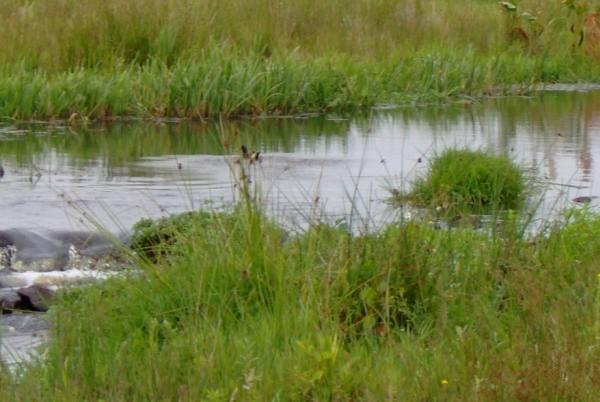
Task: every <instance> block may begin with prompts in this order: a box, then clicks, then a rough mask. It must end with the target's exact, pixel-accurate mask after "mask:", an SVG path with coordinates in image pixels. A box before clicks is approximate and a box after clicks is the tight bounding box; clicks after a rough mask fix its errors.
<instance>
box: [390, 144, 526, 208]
mask: <svg viewBox="0 0 600 402" xmlns="http://www.w3.org/2000/svg"><path fill="white" fill-rule="evenodd" d="M525 186H526V180H525V173H524V171H523V169H521V168H520V167H519V166H517V165H516V164H515V163H514V162H513V161H511V160H510V159H509V158H507V157H504V156H498V155H492V154H490V153H488V152H484V151H481V150H477V151H472V150H467V149H448V150H446V151H444V152H443V153H441V154H440V155H438V156H436V157H434V158H433V159H432V160H431V163H430V165H429V169H428V171H427V173H425V174H424V175H423V176H422V177H420V178H418V179H417V180H415V182H414V183H413V186H412V191H411V192H409V193H407V194H402V195H399V196H398V198H399V199H400V201H403V202H409V203H410V204H412V205H414V206H418V207H424V208H432V209H437V210H438V211H439V210H440V209H442V208H443V209H444V210H448V209H458V210H464V209H478V210H481V209H482V210H484V211H485V210H490V209H503V210H506V209H518V208H520V207H521V206H522V205H523V201H524V192H525Z"/></svg>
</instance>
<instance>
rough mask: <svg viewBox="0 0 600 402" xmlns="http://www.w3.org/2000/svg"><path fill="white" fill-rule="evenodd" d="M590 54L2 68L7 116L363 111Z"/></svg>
mask: <svg viewBox="0 0 600 402" xmlns="http://www.w3.org/2000/svg"><path fill="white" fill-rule="evenodd" d="M598 77H600V67H599V65H598V63H596V62H595V61H592V60H590V59H588V58H575V59H573V58H566V59H565V58H561V57H557V58H545V57H536V56H529V55H523V54H520V53H518V52H514V51H506V52H504V53H500V54H488V55H481V54H477V52H475V51H474V50H473V49H468V48H467V49H466V50H462V51H453V52H448V51H439V52H436V53H430V52H428V51H423V52H414V53H410V54H408V55H403V56H399V57H391V58H390V59H388V60H387V61H382V62H377V63H374V62H371V61H360V60H359V61H357V60H354V58H352V57H350V56H338V57H334V58H328V57H318V58H314V59H311V60H304V59H302V58H301V57H299V56H297V55H294V54H291V55H285V56H278V55H274V56H272V57H270V58H268V59H265V58H264V57H263V56H261V55H260V54H259V53H250V54H248V55H245V56H242V55H232V54H230V53H229V52H225V51H223V50H222V49H219V48H216V49H213V50H211V51H209V52H207V54H206V56H205V57H203V58H202V59H201V60H200V61H178V62H176V63H174V64H173V65H167V64H165V63H163V62H161V61H148V62H146V63H144V64H142V65H137V64H134V63H132V64H128V65H118V66H117V67H116V68H115V69H111V70H106V69H103V68H80V69H76V70H74V71H69V72H63V73H55V74H48V73H47V72H45V71H43V70H32V71H28V70H15V69H13V68H4V69H0V100H1V102H0V116H3V117H5V118H10V119H16V120H27V119H55V118H65V119H69V120H70V121H71V122H78V121H81V120H83V119H100V118H114V117H120V116H136V117H188V118H197V119H204V118H215V117H219V116H222V117H234V116H239V115H252V116H259V117H260V116H263V117H264V116H279V115H290V114H299V113H306V112H355V111H359V110H366V109H369V108H371V107H375V106H382V105H403V104H422V103H432V102H438V103H439V102H471V101H473V99H474V98H477V97H481V96H486V95H488V96H494V95H523V94H529V93H531V91H532V90H535V89H540V88H543V87H544V84H545V83H556V82H560V83H573V82H594V81H596V80H597V78H598Z"/></svg>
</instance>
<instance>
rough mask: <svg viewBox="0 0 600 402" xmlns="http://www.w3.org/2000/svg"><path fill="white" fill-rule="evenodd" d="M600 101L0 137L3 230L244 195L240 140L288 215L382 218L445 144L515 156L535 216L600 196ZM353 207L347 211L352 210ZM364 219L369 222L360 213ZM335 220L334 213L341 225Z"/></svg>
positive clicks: (10, 131)
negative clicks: (527, 178)
mask: <svg viewBox="0 0 600 402" xmlns="http://www.w3.org/2000/svg"><path fill="white" fill-rule="evenodd" d="M599 139H600V92H589V93H580V92H547V93H542V94H540V96H539V97H536V98H506V99H484V100H482V101H480V102H478V103H476V104H471V105H465V104H460V105H446V106H427V107H417V108H402V109H396V110H384V111H379V112H376V113H374V114H373V115H372V116H370V115H366V116H354V117H353V118H352V119H350V120H347V119H338V118H332V117H330V116H329V117H327V116H305V117H301V118H285V119H263V120H244V119H241V120H238V121H233V122H224V123H215V124H202V123H200V122H190V121H183V122H168V121H154V122H148V121H127V122H113V123H94V124H90V125H81V126H75V127H72V126H71V127H70V126H66V125H64V124H62V123H60V122H59V123H56V122H54V123H52V122H51V123H32V124H18V125H7V126H4V127H2V128H0V165H3V166H4V168H5V171H6V174H5V176H4V177H3V178H2V179H0V193H1V194H2V197H0V208H1V215H0V216H1V217H2V218H1V219H0V229H6V228H25V229H34V230H35V229H45V230H71V229H81V227H82V223H81V222H82V221H83V222H84V223H85V222H86V219H85V218H84V217H82V216H81V211H82V210H83V211H85V212H86V214H89V215H90V216H93V217H95V218H97V219H98V220H99V221H100V222H101V223H102V224H103V225H105V226H107V227H108V228H110V229H111V230H116V229H117V228H118V227H124V228H128V227H130V226H131V225H132V224H133V223H134V222H135V221H137V220H138V219H139V218H141V217H144V216H159V215H162V214H165V213H175V212H180V211H183V210H186V209H190V208H198V207H200V206H201V205H202V204H203V203H204V202H205V201H206V200H213V202H216V203H219V202H222V201H229V200H232V199H234V198H235V197H236V195H237V190H236V189H235V188H234V186H233V180H232V176H233V175H232V171H235V170H236V169H237V168H238V167H237V166H236V165H235V164H234V163H233V161H234V158H233V157H230V158H226V157H224V156H223V155H225V154H234V153H235V152H237V149H239V145H240V144H245V145H247V146H248V148H249V149H251V150H259V151H261V152H262V155H264V160H263V163H262V164H260V165H259V166H258V167H254V166H253V167H252V174H253V175H254V180H253V182H254V183H253V185H254V184H256V183H259V184H260V186H261V187H262V189H263V193H264V199H265V201H266V202H267V204H268V205H269V207H270V208H271V209H272V210H273V211H276V213H277V214H278V215H279V216H280V217H285V219H292V220H293V219H298V220H302V219H303V218H302V217H303V216H307V215H310V214H311V213H313V212H314V211H317V212H325V213H327V214H332V215H336V214H340V216H343V214H345V213H349V212H356V211H353V210H352V207H353V206H354V207H355V208H356V209H357V210H358V212H359V213H360V214H361V215H363V216H367V215H368V216H370V217H371V218H372V221H371V222H370V223H377V222H379V221H381V220H382V219H385V216H387V215H386V214H387V212H386V206H385V203H383V202H382V199H383V198H385V197H386V196H387V192H386V191H385V189H384V187H388V188H389V187H390V186H391V187H395V188H406V187H407V183H409V181H410V179H412V178H414V177H415V175H417V174H419V173H421V172H423V171H424V169H426V166H427V162H428V158H429V157H431V156H432V155H434V154H435V153H436V152H439V151H441V150H442V149H443V148H445V147H453V146H459V147H463V146H468V147H472V148H483V149H488V150H492V151H494V152H497V153H500V154H504V155H508V156H510V157H512V158H514V159H515V160H517V161H518V162H519V163H521V164H523V165H524V166H526V167H528V168H531V169H532V171H535V172H536V174H537V175H538V176H539V177H540V179H541V180H542V181H544V182H545V183H547V188H548V190H547V192H546V193H545V196H544V202H543V204H542V208H541V210H540V211H541V212H540V213H539V215H540V216H543V215H544V214H545V215H547V214H548V213H549V212H548V211H549V210H551V209H552V208H554V209H556V205H559V206H560V205H564V204H567V203H569V201H568V200H570V199H572V198H574V197H577V196H595V195H600V188H598V186H597V184H595V182H594V174H593V173H594V160H595V159H596V160H598V158H600V141H599ZM351 200H353V202H352V201H351ZM365 211H368V214H367V213H366V212H365ZM336 216H337V215H336Z"/></svg>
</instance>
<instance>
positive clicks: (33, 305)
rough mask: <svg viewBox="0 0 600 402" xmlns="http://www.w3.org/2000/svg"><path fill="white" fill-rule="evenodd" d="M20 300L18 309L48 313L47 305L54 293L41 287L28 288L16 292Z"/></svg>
mask: <svg viewBox="0 0 600 402" xmlns="http://www.w3.org/2000/svg"><path fill="white" fill-rule="evenodd" d="M17 294H18V295H19V296H20V298H21V302H20V304H19V305H18V307H19V308H20V309H21V310H28V311H44V312H45V311H48V308H49V306H48V304H49V303H50V301H51V300H52V298H53V297H54V291H52V290H50V289H48V288H47V287H44V286H41V285H33V286H28V287H26V288H21V289H19V290H17Z"/></svg>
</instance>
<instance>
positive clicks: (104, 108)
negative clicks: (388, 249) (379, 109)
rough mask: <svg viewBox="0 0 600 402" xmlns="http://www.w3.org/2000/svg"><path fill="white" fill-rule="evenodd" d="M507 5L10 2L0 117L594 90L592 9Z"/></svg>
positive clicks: (184, 112) (195, 111)
mask: <svg viewBox="0 0 600 402" xmlns="http://www.w3.org/2000/svg"><path fill="white" fill-rule="evenodd" d="M504 3H505V6H501V5H500V4H498V3H497V2H486V3H481V4H479V3H477V4H473V2H470V1H465V2H458V3H457V2H446V1H441V2H440V1H431V0H429V1H424V2H422V1H408V2H403V3H402V4H399V3H393V2H385V1H384V2H378V3H376V4H374V3H372V2H369V1H366V0H361V1H357V2H354V3H352V4H351V5H348V4H344V5H343V6H342V5H341V4H337V3H336V4H333V3H332V4H327V5H323V4H321V3H319V2H316V1H314V0H303V1H302V2H300V3H297V2H295V3H290V4H288V3H286V2H280V3H277V4H273V5H267V4H263V3H261V2H257V1H255V0H238V1H236V3H235V7H223V6H222V5H219V4H216V3H215V4H212V3H211V2H208V1H200V2H185V4H180V3H177V5H175V4H170V3H169V2H164V1H159V0H143V1H142V0H138V1H135V2H132V3H128V5H127V6H123V5H122V4H121V3H119V2H114V1H108V2H99V1H97V0H87V1H85V2H77V3H73V2H63V1H59V0H52V1H49V2H46V3H31V4H29V3H27V2H20V1H17V2H7V4H5V5H4V6H5V7H3V11H2V12H0V23H2V26H3V27H4V29H3V32H2V33H0V40H2V42H3V43H5V44H7V45H6V46H4V47H3V48H2V49H0V60H1V61H2V63H1V64H0V117H3V118H5V119H17V120H29V119H57V118H66V119H70V120H71V121H72V122H74V121H79V120H82V119H101V118H114V117H120V116H137V117H189V118H198V119H204V118H214V117H231V116H239V115H252V116H270V115H290V114H297V113H305V112H332V111H335V112H351V111H356V110H366V109H369V108H371V107H373V106H377V105H389V104H394V105H404V104H414V103H427V102H455V101H467V102H468V101H471V100H472V99H473V98H474V97H479V96H484V95H505V94H523V93H528V91H529V90H531V89H532V88H533V89H535V88H536V87H539V85H543V84H546V83H580V82H595V81H598V77H600V67H599V64H598V63H597V57H598V55H600V50H599V49H600V48H599V47H598V43H599V41H598V38H600V31H598V28H597V24H596V20H595V19H594V16H595V14H593V12H594V11H595V9H593V8H591V7H589V6H586V7H583V6H578V7H574V6H573V4H571V3H572V2H560V1H555V2H546V3H543V4H539V2H534V1H522V2H520V3H519V6H518V8H517V7H515V9H511V8H510V7H508V6H507V5H506V4H508V2H504ZM431 10H434V12H430V11H431ZM238 13H241V15H244V21H245V22H244V23H242V24H240V23H237V22H236V23H232V19H236V21H237V19H239V18H238ZM323 15H328V16H329V17H327V18H323ZM41 16H43V20H44V21H45V22H44V24H41V23H40V22H39V21H40V17H41Z"/></svg>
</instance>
